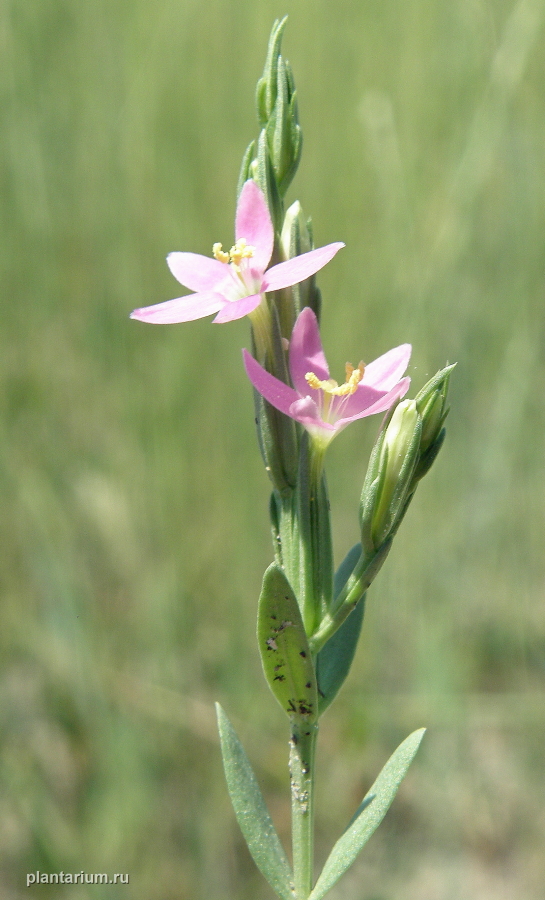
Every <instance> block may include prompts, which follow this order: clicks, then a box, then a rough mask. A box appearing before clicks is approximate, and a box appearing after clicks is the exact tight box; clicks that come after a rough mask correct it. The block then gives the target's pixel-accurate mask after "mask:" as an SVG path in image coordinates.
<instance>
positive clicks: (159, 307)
mask: <svg viewBox="0 0 545 900" xmlns="http://www.w3.org/2000/svg"><path fill="white" fill-rule="evenodd" d="M273 246H274V229H273V225H272V222H271V217H270V215H269V210H268V209H267V204H266V203H265V198H264V196H263V194H262V193H261V191H260V190H259V188H258V187H257V185H256V184H255V182H254V181H251V180H250V181H247V182H246V184H245V185H244V187H243V188H242V191H241V194H240V198H239V201H238V205H237V212H236V221H235V245H234V247H232V248H231V250H230V252H229V253H225V252H224V251H223V250H222V245H221V244H214V249H213V252H214V258H212V257H207V256H201V255H200V254H199V253H170V254H169V256H168V257H167V263H168V267H169V269H170V271H171V272H172V274H173V275H174V277H175V278H176V279H177V280H178V281H179V282H180V284H183V285H184V286H185V287H188V288H190V290H192V291H195V293H194V294H188V295H187V296H185V297H177V298H176V299H175V300H167V301H166V302H165V303H157V304H155V305H154V306H145V307H143V308H142V309H135V310H134V311H133V312H132V313H131V318H132V319H140V320H141V321H142V322H153V323H156V324H165V325H169V324H173V323H174V322H189V321H191V320H192V319H202V318H203V317H204V316H209V315H211V314H213V313H217V315H216V318H215V319H214V322H230V321H231V320H232V319H241V318H242V317H243V316H246V315H248V314H249V313H252V312H253V311H254V309H256V308H257V307H258V306H259V304H260V303H261V296H262V294H263V293H264V292H265V291H278V290H280V289H281V288H286V287H290V286H291V285H293V284H298V283H299V282H300V281H304V280H305V278H309V277H310V276H311V275H314V273H315V272H318V270H319V269H321V268H322V267H323V266H325V265H326V263H328V262H329V261H330V260H331V259H333V257H334V256H335V254H336V253H337V251H338V250H340V249H341V247H344V244H342V243H336V244H328V245H327V246H326V247H320V248H319V249H317V250H311V251H310V252H309V253H303V254H301V255H300V256H296V257H295V258H294V259H290V260H288V261H287V262H283V263H279V264H278V265H276V266H273V267H272V268H271V269H268V270H267V266H268V264H269V262H270V259H271V256H272V252H273Z"/></svg>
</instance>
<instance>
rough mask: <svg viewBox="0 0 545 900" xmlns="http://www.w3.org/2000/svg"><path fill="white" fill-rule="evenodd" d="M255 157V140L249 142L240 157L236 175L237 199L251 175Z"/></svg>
mask: <svg viewBox="0 0 545 900" xmlns="http://www.w3.org/2000/svg"><path fill="white" fill-rule="evenodd" d="M254 157H255V141H252V142H251V144H249V145H248V147H247V148H246V153H245V154H244V156H243V157H242V163H241V166H240V174H239V176H238V184H237V200H238V198H239V197H240V193H241V191H242V188H243V187H244V185H245V184H246V182H247V181H248V180H249V179H250V178H251V177H252V168H251V167H252V163H253V161H254Z"/></svg>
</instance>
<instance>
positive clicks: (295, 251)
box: [280, 200, 320, 337]
mask: <svg viewBox="0 0 545 900" xmlns="http://www.w3.org/2000/svg"><path fill="white" fill-rule="evenodd" d="M313 248H314V241H313V239H312V224H311V221H310V219H307V218H305V216H304V214H303V210H302V208H301V204H300V203H299V201H298V200H296V201H295V203H292V205H291V206H290V208H289V209H288V210H287V212H286V215H285V216H284V223H283V225H282V232H281V234H280V255H281V258H282V259H283V260H288V259H294V258H295V257H296V256H300V255H301V254H302V253H308V252H309V250H312V249H313ZM284 299H285V300H287V301H288V302H287V303H284V304H282V307H283V308H282V309H281V310H280V317H281V320H283V319H286V316H287V308H288V307H289V308H290V310H291V312H292V318H291V319H290V320H289V322H285V321H282V334H284V335H286V336H287V337H289V335H290V334H291V331H292V329H293V325H294V322H295V320H296V318H297V316H298V315H299V313H300V312H301V310H302V309H303V308H304V307H305V306H310V308H311V309H312V311H313V312H314V313H315V315H316V317H317V318H318V319H319V318H320V291H319V290H318V288H317V287H316V279H315V277H314V276H311V277H310V278H307V279H306V280H305V281H301V282H299V284H295V285H293V286H292V287H291V288H289V289H288V290H286V291H285V292H284ZM286 329H287V330H286Z"/></svg>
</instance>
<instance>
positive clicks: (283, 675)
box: [257, 563, 318, 722]
mask: <svg viewBox="0 0 545 900" xmlns="http://www.w3.org/2000/svg"><path fill="white" fill-rule="evenodd" d="M257 640H258V644H259V651H260V653H261V662H262V663H263V671H264V673H265V677H266V679H267V681H268V683H269V687H270V689H271V691H272V692H273V694H274V696H275V697H276V699H277V700H278V702H279V703H280V706H281V707H282V709H283V710H284V712H285V713H286V714H287V715H288V716H290V718H292V717H298V718H302V719H304V720H305V721H306V722H314V721H315V720H316V718H317V712H318V694H317V688H316V675H315V672H314V664H313V662H312V656H311V653H310V648H309V645H308V640H307V636H306V633H305V628H304V625H303V620H302V618H301V612H300V610H299V605H298V603H297V600H296V597H295V594H294V593H293V590H292V588H291V586H290V583H289V581H288V579H287V578H286V576H285V574H284V572H283V570H282V568H281V567H280V566H279V565H278V564H277V563H272V565H270V566H269V568H268V569H267V571H266V572H265V575H264V577H263V587H262V589H261V596H260V598H259V607H258V617H257Z"/></svg>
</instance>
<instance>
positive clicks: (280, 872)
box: [216, 703, 294, 900]
mask: <svg viewBox="0 0 545 900" xmlns="http://www.w3.org/2000/svg"><path fill="white" fill-rule="evenodd" d="M216 714H217V717H218V730H219V735H220V742H221V754H222V757H223V768H224V771H225V780H226V781H227V789H228V791H229V796H230V797H231V803H232V804H233V809H234V811H235V816H236V818H237V822H238V824H239V825H240V830H241V831H242V834H243V835H244V840H245V841H246V843H247V845H248V850H249V851H250V853H251V855H252V857H253V860H254V862H255V864H256V866H257V867H258V869H259V870H260V872H261V873H262V875H263V876H264V877H265V878H266V879H267V881H268V882H269V884H270V886H271V887H272V889H273V891H275V892H276V893H277V894H278V896H279V897H281V898H282V900H293V898H294V885H293V875H292V872H291V868H290V864H289V862H288V859H287V856H286V854H285V852H284V848H283V847H282V844H281V843H280V839H279V837H278V834H277V832H276V829H275V827H274V824H273V821H272V819H271V817H270V815H269V811H268V809H267V805H266V803H265V800H264V799H263V794H262V793H261V790H260V788H259V785H258V783H257V779H256V777H255V774H254V771H253V769H252V765H251V763H250V760H249V759H248V757H247V755H246V752H245V750H244V747H243V746H242V744H241V743H240V741H239V739H238V737H237V734H236V732H235V730H234V728H233V726H232V725H231V723H230V721H229V719H228V718H227V716H226V714H225V712H224V711H223V709H222V708H221V706H220V705H219V703H216Z"/></svg>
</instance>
